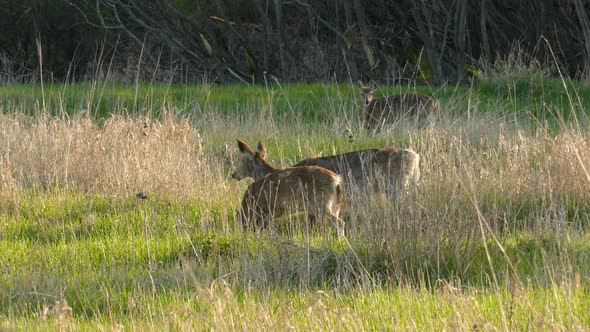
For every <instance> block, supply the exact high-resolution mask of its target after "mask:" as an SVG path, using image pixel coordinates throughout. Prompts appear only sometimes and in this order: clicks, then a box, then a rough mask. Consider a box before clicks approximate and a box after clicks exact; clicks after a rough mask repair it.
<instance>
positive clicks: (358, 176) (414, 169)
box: [295, 148, 420, 196]
mask: <svg viewBox="0 0 590 332" xmlns="http://www.w3.org/2000/svg"><path fill="white" fill-rule="evenodd" d="M298 166H320V167H323V168H326V169H329V170H331V171H333V172H335V173H337V174H340V175H341V176H342V177H344V179H345V182H346V183H348V184H352V185H353V186H351V187H355V188H358V189H365V190H366V189H367V188H371V189H373V190H374V191H378V192H385V193H387V194H388V195H390V196H393V195H394V194H395V192H397V191H399V190H400V189H402V190H404V191H406V190H407V189H408V187H409V185H410V183H413V184H414V185H417V184H418V180H419V179H420V168H419V166H420V155H418V154H417V153H416V152H414V151H412V150H410V149H397V148H384V149H368V150H360V151H354V152H348V153H344V154H338V155H334V156H326V157H318V158H308V159H305V160H302V161H301V162H299V163H298V164H296V165H295V167H298Z"/></svg>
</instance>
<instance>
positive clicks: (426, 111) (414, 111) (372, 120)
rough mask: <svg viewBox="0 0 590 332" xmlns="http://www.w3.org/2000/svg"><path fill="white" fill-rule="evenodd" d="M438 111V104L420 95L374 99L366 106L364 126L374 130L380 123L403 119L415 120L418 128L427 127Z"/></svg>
mask: <svg viewBox="0 0 590 332" xmlns="http://www.w3.org/2000/svg"><path fill="white" fill-rule="evenodd" d="M437 110H438V103H437V102H436V101H435V100H434V99H432V98H431V97H429V96H427V95H425V94H422V93H404V94H399V95H394V96H386V97H383V98H374V99H373V100H371V102H370V103H369V104H368V105H367V106H366V110H365V112H366V114H365V126H366V127H367V129H374V127H375V126H377V125H379V124H382V123H392V122H396V121H399V120H400V119H403V118H415V119H417V121H418V123H419V125H420V126H426V125H428V121H429V117H430V116H431V114H432V113H434V112H436V111H437Z"/></svg>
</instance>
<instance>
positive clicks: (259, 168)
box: [254, 159, 277, 181]
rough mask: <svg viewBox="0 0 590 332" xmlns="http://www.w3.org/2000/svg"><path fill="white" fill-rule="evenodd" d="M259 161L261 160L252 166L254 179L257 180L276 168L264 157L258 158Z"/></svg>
mask: <svg viewBox="0 0 590 332" xmlns="http://www.w3.org/2000/svg"><path fill="white" fill-rule="evenodd" d="M260 161H261V162H260V163H259V164H258V165H256V167H255V168H254V180H255V181H258V180H260V179H262V178H264V177H265V176H267V175H268V174H269V173H272V172H274V171H276V170H277V169H276V168H274V167H272V165H271V164H269V163H268V161H266V160H264V159H260Z"/></svg>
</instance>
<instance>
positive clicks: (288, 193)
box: [232, 139, 343, 235]
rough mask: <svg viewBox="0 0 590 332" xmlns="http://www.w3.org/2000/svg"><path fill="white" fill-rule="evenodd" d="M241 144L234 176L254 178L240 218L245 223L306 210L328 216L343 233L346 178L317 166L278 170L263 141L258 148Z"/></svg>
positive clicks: (260, 224) (261, 223) (263, 223)
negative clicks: (254, 148)
mask: <svg viewBox="0 0 590 332" xmlns="http://www.w3.org/2000/svg"><path fill="white" fill-rule="evenodd" d="M237 141H238V147H239V149H240V152H241V156H240V158H239V160H238V163H237V166H236V170H235V172H234V173H233V174H232V178H234V179H236V180H241V179H243V178H246V177H252V178H254V180H255V181H254V182H253V183H252V184H250V186H249V187H248V189H247V190H246V193H245V194H244V198H243V199H242V207H241V210H240V219H241V221H242V224H243V225H245V226H248V225H255V226H258V227H265V226H266V225H267V224H268V221H269V220H271V219H272V218H273V217H280V216H282V215H287V214H290V213H293V212H297V211H302V210H304V211H306V212H307V213H308V214H309V215H310V216H311V217H312V218H313V219H316V217H321V219H319V220H320V221H321V220H323V217H324V216H326V215H327V216H328V218H329V219H330V221H331V222H334V223H335V224H336V226H337V230H338V234H339V235H342V234H343V228H342V226H343V225H342V221H341V220H340V218H339V217H338V215H339V213H340V208H341V205H342V199H343V188H342V183H341V182H342V180H341V178H340V176H339V175H337V174H336V173H334V172H332V171H330V170H327V169H324V168H321V167H317V166H302V167H290V168H286V169H276V168H274V167H272V166H271V165H270V164H269V163H268V161H267V160H266V159H265V158H266V149H265V147H264V144H263V143H262V142H259V143H258V150H257V151H254V150H253V149H252V148H251V147H250V146H249V145H248V144H246V143H244V142H243V141H241V140H239V139H238V140H237Z"/></svg>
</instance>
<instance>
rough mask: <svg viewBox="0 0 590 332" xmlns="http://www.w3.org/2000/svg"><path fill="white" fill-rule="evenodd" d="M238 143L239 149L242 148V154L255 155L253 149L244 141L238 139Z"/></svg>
mask: <svg viewBox="0 0 590 332" xmlns="http://www.w3.org/2000/svg"><path fill="white" fill-rule="evenodd" d="M236 141H237V142H238V148H240V152H242V153H248V154H254V151H252V148H250V146H249V145H248V144H246V143H245V142H244V141H242V140H241V139H239V138H236Z"/></svg>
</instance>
